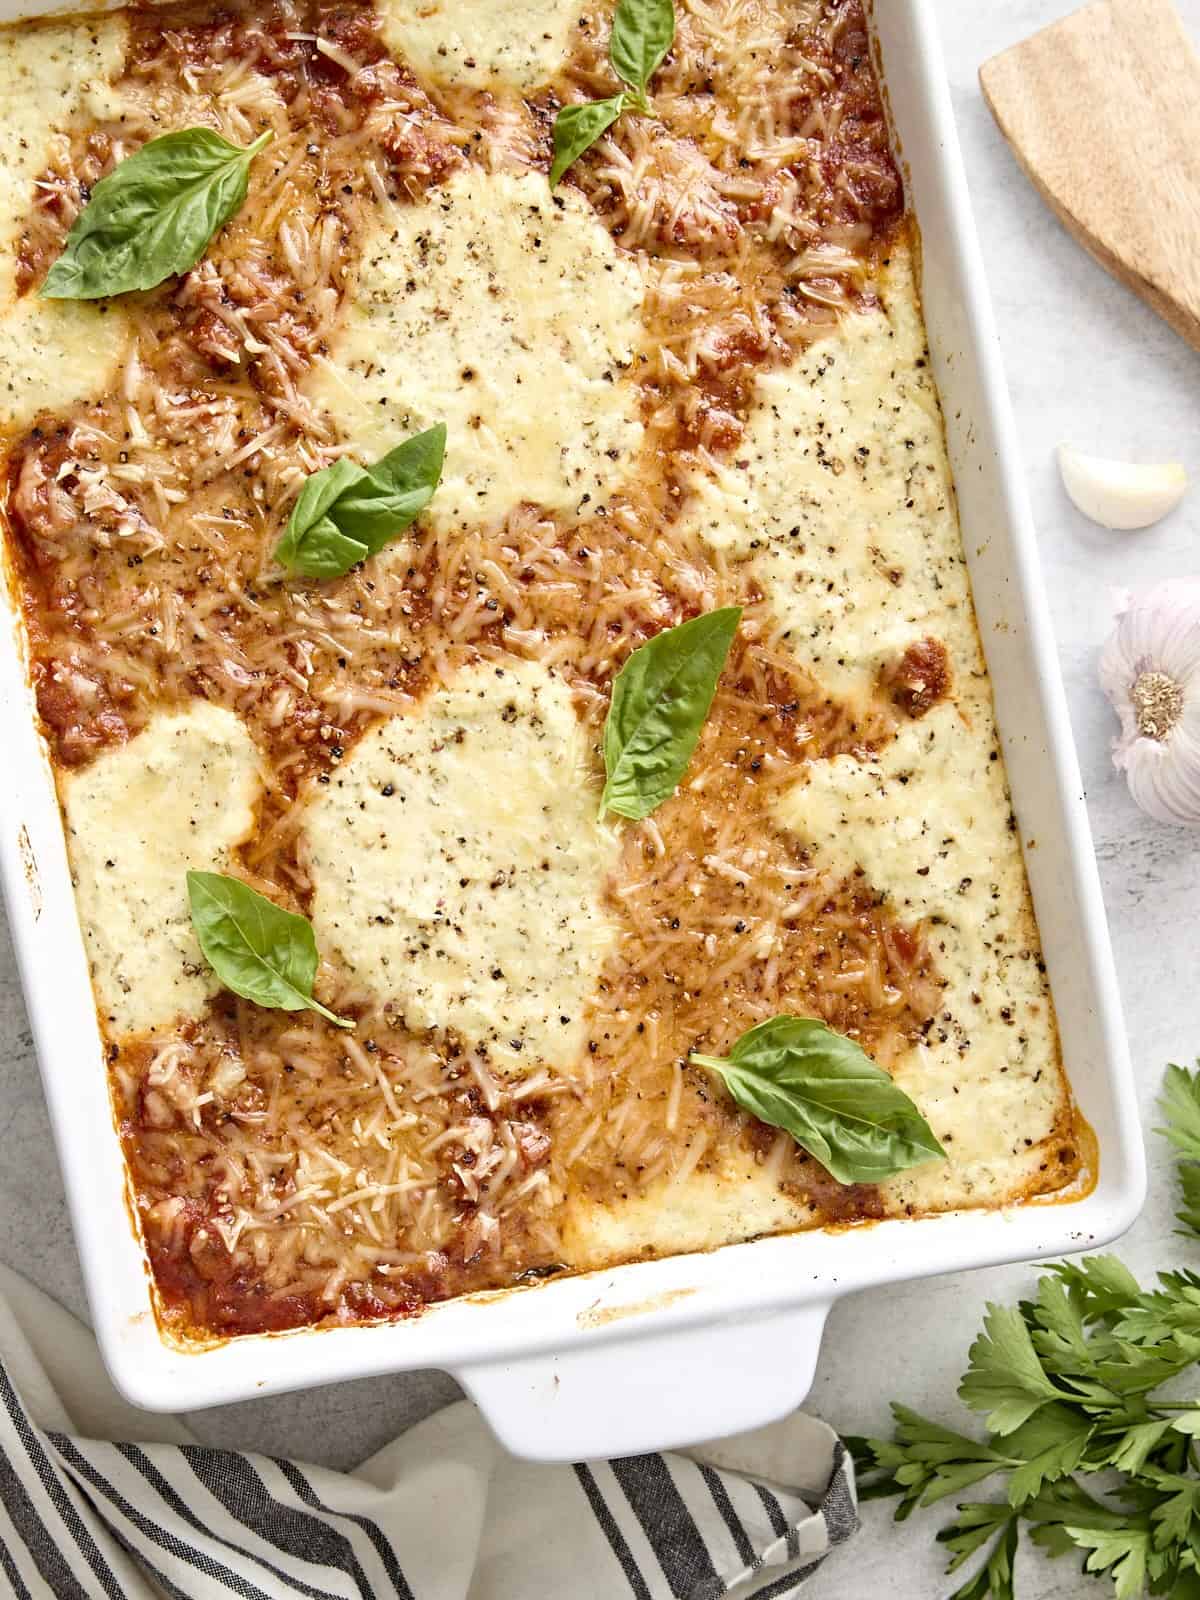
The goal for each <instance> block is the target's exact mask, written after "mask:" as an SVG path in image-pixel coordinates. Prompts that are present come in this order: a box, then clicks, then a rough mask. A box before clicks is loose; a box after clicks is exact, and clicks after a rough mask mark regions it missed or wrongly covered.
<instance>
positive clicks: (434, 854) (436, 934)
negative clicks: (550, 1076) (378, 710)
mask: <svg viewBox="0 0 1200 1600" xmlns="http://www.w3.org/2000/svg"><path fill="white" fill-rule="evenodd" d="M598 800H599V788H598V786H597V784H596V781H595V778H594V775H593V770H592V765H591V761H590V752H589V747H588V740H587V738H586V735H585V734H584V731H583V729H582V728H581V726H580V724H579V720H578V718H577V717H576V714H575V712H574V710H573V708H572V706H571V697H570V694H569V692H568V690H567V689H566V686H565V685H564V684H563V683H562V681H561V680H560V679H558V678H556V677H554V676H553V675H552V674H551V673H549V672H547V671H546V670H545V669H544V668H541V667H537V666H534V665H531V664H525V663H514V664H513V665H512V666H511V667H507V668H503V669H501V668H497V667H493V666H490V665H482V666H478V667H475V668H472V669H470V670H469V671H466V672H464V673H463V674H462V675H461V676H460V677H459V679H458V680H457V681H456V682H455V683H454V684H453V685H452V686H451V687H450V688H447V689H443V690H438V691H436V692H435V693H433V694H432V695H430V696H429V697H428V699H427V700H426V701H425V702H424V703H423V704H422V705H421V706H419V707H418V708H417V709H416V710H415V711H414V712H413V713H412V714H411V715H407V716H398V717H391V718H389V719H388V721H387V722H385V723H383V724H382V725H381V726H380V727H378V728H376V730H375V731H374V732H373V733H370V734H368V735H367V736H366V738H364V739H363V740H362V741H361V742H360V743H359V744H358V745H357V746H356V748H355V750H354V751H353V753H352V754H351V755H350V756H349V757H348V759H347V760H346V761H345V762H344V763H343V764H342V765H341V767H340V768H339V769H338V771H337V772H336V774H334V776H333V777H332V778H331V780H330V782H329V784H328V785H326V786H324V787H322V788H321V789H320V790H319V791H318V795H317V798H316V799H315V800H314V801H312V802H311V804H310V807H309V810H308V813H307V818H306V831H307V839H308V847H309V852H310V857H311V868H312V875H313V880H314V884H315V895H314V900H313V922H314V925H315V927H316V930H317V937H318V940H319V941H320V943H321V945H322V947H323V948H327V949H335V950H337V951H339V952H340V954H341V955H342V957H343V959H344V960H345V961H346V962H347V963H348V964H349V966H350V967H351V969H352V970H353V972H354V974H355V975H356V977H357V978H359V979H360V980H361V981H362V982H364V983H365V984H366V985H367V986H368V987H369V988H371V989H372V990H374V992H375V993H376V994H377V995H378V996H379V998H380V999H381V1000H382V1001H389V1000H393V1001H394V1002H395V1004H396V1006H397V1007H398V1008H399V1009H400V1010H401V1011H402V1013H403V1016H404V1019H405V1021H406V1022H407V1023H408V1025H409V1026H410V1027H413V1028H449V1029H452V1030H454V1031H455V1032H456V1033H459V1034H460V1035H462V1037H463V1038H464V1039H466V1040H467V1041H468V1042H469V1043H470V1044H471V1045H472V1046H474V1045H482V1046H483V1047H484V1049H485V1051H486V1054H487V1055H488V1057H489V1058H490V1059H491V1060H492V1061H493V1063H494V1064H495V1065H496V1066H497V1067H498V1069H499V1070H500V1071H502V1072H504V1073H507V1074H522V1073H528V1072H533V1071H535V1070H536V1069H537V1068H538V1067H539V1066H543V1065H545V1064H547V1063H551V1064H554V1065H558V1066H566V1065H569V1064H570V1063H571V1062H573V1061H574V1060H575V1059H576V1058H577V1057H578V1055H579V1053H580V1050H581V1048H582V1045H583V1042H584V1038H585V1032H584V1009H585V1006H586V1004H587V1001H588V999H589V996H590V995H591V993H592V990H593V989H594V987H595V983H596V979H597V977H598V975H599V972H600V968H601V966H602V964H603V961H604V957H605V955H606V954H607V953H608V951H609V949H610V948H611V946H612V942H613V932H612V929H611V927H610V925H609V923H608V921H607V919H606V917H605V916H604V913H603V911H602V909H601V893H602V890H603V888H604V882H605V878H606V875H607V873H608V871H609V870H610V869H611V866H612V864H613V860H614V848H615V837H614V835H613V834H612V832H611V831H610V830H609V829H606V828H604V827H602V826H601V824H600V823H599V822H598V821H597V810H598Z"/></svg>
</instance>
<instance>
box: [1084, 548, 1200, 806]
mask: <svg viewBox="0 0 1200 1600" xmlns="http://www.w3.org/2000/svg"><path fill="white" fill-rule="evenodd" d="M1100 682H1101V684H1102V685H1103V687H1104V692H1105V694H1107V696H1108V698H1109V699H1110V700H1111V701H1112V705H1113V709H1114V710H1115V711H1116V713H1117V715H1118V716H1119V717H1120V719H1121V732H1120V736H1119V737H1118V738H1117V739H1116V740H1114V742H1113V761H1114V762H1115V764H1116V766H1117V768H1118V769H1119V770H1120V771H1123V772H1124V774H1125V777H1126V780H1127V782H1128V784H1129V792H1130V794H1132V796H1133V798H1134V799H1135V800H1136V801H1137V803H1138V805H1139V806H1141V808H1142V810H1143V811H1145V812H1148V813H1149V815H1150V816H1152V817H1155V818H1157V819H1158V820H1159V821H1160V822H1174V823H1178V824H1180V825H1181V826H1183V827H1189V828H1196V827H1200V578H1175V579H1172V580H1170V581H1168V582H1166V583H1160V584H1157V585H1156V586H1155V587H1154V588H1153V589H1151V590H1149V591H1148V592H1147V593H1146V594H1143V595H1138V596H1125V597H1124V599H1123V602H1122V606H1121V610H1120V611H1119V613H1118V617H1117V628H1116V632H1115V633H1114V634H1113V636H1112V638H1111V639H1110V640H1109V641H1108V644H1107V645H1106V646H1105V648H1104V653H1103V655H1102V656H1101V659H1100Z"/></svg>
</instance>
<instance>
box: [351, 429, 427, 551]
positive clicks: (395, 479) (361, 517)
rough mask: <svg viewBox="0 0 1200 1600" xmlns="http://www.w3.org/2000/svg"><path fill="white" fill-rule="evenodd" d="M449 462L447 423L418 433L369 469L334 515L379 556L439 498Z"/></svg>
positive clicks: (352, 485) (352, 534)
mask: <svg viewBox="0 0 1200 1600" xmlns="http://www.w3.org/2000/svg"><path fill="white" fill-rule="evenodd" d="M445 459H446V424H445V423H444V422H440V423H438V425H437V427H436V428H429V429H427V430H426V432H424V433H417V434H414V435H413V437H412V438H411V439H406V440H405V441H404V443H403V444H400V445H397V446H396V448H395V449H394V450H392V451H390V452H389V453H388V454H387V455H386V456H384V458H383V460H382V461H379V462H376V464H375V465H374V466H373V467H368V468H367V471H366V473H365V474H364V476H363V477H362V478H361V479H360V480H359V481H358V482H357V483H354V484H351V485H350V486H349V487H348V488H347V489H346V490H345V492H344V493H343V494H341V495H340V496H339V497H338V499H337V503H336V505H335V506H334V507H333V509H332V511H331V513H330V514H331V515H332V517H333V519H334V521H335V522H336V523H337V525H338V527H339V528H340V529H341V531H342V532H343V533H344V534H346V535H348V537H350V538H351V539H358V540H360V541H361V542H362V543H363V544H365V545H366V547H367V550H368V552H369V553H370V554H371V555H378V553H379V552H380V550H382V549H383V547H384V545H386V544H387V542H388V541H389V539H392V538H394V537H395V535H396V534H397V533H400V532H401V531H402V530H403V529H404V528H407V527H408V526H409V524H410V523H412V522H414V521H415V520H416V519H417V517H419V516H420V515H421V512H422V511H424V509H425V507H426V506H427V505H428V504H429V502H430V501H431V500H432V499H433V497H434V494H435V492H436V491H437V486H438V484H439V482H440V481H441V477H442V465H443V463H444V462H445Z"/></svg>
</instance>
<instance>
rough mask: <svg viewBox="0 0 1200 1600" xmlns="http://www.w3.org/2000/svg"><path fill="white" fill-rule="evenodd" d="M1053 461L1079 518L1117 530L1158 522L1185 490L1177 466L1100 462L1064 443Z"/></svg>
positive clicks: (1184, 477) (1185, 478)
mask: <svg viewBox="0 0 1200 1600" xmlns="http://www.w3.org/2000/svg"><path fill="white" fill-rule="evenodd" d="M1058 464H1059V467H1060V468H1061V470H1062V478H1063V483H1064V484H1065V485H1066V490H1067V493H1068V494H1069V495H1070V497H1071V499H1072V500H1073V501H1074V503H1075V505H1076V506H1078V508H1079V510H1080V511H1082V512H1083V514H1084V516H1085V517H1090V518H1091V519H1092V521H1093V522H1098V523H1099V524H1100V526H1101V527H1102V528H1113V529H1119V530H1120V531H1121V532H1129V531H1132V530H1133V529H1134V528H1149V527H1152V526H1153V525H1154V523H1156V522H1161V521H1162V519H1163V518H1164V517H1165V516H1167V515H1168V514H1169V513H1170V512H1172V511H1174V509H1175V507H1176V506H1177V505H1178V504H1179V502H1180V501H1181V500H1182V499H1183V497H1184V495H1185V494H1186V493H1187V490H1188V476H1187V473H1186V472H1185V471H1184V469H1183V468H1182V467H1181V466H1177V465H1172V466H1166V467H1142V466H1135V465H1134V464H1133V463H1132V462H1129V461H1105V460H1103V459H1102V458H1101V457H1100V456H1085V455H1084V454H1083V453H1082V452H1081V451H1079V450H1075V449H1073V448H1072V447H1071V446H1070V445H1069V444H1064V445H1060V446H1059V450H1058Z"/></svg>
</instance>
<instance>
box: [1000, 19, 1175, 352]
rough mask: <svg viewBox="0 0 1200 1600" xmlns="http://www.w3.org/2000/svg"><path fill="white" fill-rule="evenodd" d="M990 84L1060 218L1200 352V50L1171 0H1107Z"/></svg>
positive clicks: (1008, 130)
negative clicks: (1185, 29)
mask: <svg viewBox="0 0 1200 1600" xmlns="http://www.w3.org/2000/svg"><path fill="white" fill-rule="evenodd" d="M980 82H981V83H982V86H983V93H984V96H985V98H986V100H987V103H988V105H989V106H990V107H991V109H992V113H993V115H994V116H995V118H996V121H997V122H998V123H999V125H1000V128H1001V130H1002V131H1003V133H1004V135H1005V137H1006V138H1007V139H1008V141H1009V143H1010V144H1011V145H1012V147H1013V151H1014V153H1015V154H1016V157H1017V160H1018V161H1019V162H1020V164H1021V166H1022V168H1023V169H1024V170H1025V172H1026V173H1027V174H1028V176H1029V178H1030V179H1031V180H1032V182H1033V184H1034V186H1035V187H1036V188H1037V189H1038V190H1039V192H1040V193H1041V194H1042V195H1043V196H1044V198H1045V199H1046V200H1047V201H1048V203H1049V204H1050V206H1051V207H1052V208H1053V209H1054V211H1055V213H1056V214H1057V216H1058V217H1059V218H1060V220H1061V221H1062V222H1063V223H1064V224H1065V226H1066V227H1067V228H1068V229H1069V230H1070V232H1071V233H1072V234H1073V235H1074V237H1075V238H1076V239H1078V241H1079V242H1080V244H1082V245H1083V246H1084V248H1085V249H1086V250H1088V251H1089V252H1090V253H1091V254H1092V255H1093V256H1095V258H1096V260H1097V261H1099V262H1100V263H1101V265H1102V266H1104V267H1106V268H1107V269H1108V271H1109V272H1111V273H1113V275H1114V276H1115V277H1117V278H1119V279H1120V280H1121V282H1123V283H1125V284H1127V285H1128V286H1129V288H1131V289H1132V290H1133V291H1134V292H1135V293H1136V294H1139V295H1140V296H1141V297H1142V299H1143V300H1145V301H1147V303H1148V304H1149V305H1151V306H1152V307H1153V308H1154V310H1155V311H1157V312H1158V314H1159V315H1160V316H1161V317H1163V318H1165V319H1166V321H1167V322H1169V323H1170V325H1171V326H1172V327H1173V328H1174V329H1175V330H1176V332H1177V333H1180V334H1182V336H1183V337H1184V338H1185V339H1186V340H1187V341H1188V343H1189V344H1191V345H1192V346H1194V348H1196V349H1197V350H1200V57H1198V56H1197V54H1196V51H1195V49H1194V48H1193V45H1192V42H1191V40H1190V39H1189V38H1188V35H1187V33H1186V32H1185V31H1184V27H1183V23H1182V20H1181V19H1180V17H1179V14H1178V12H1177V11H1176V10H1175V8H1174V6H1172V5H1171V4H1170V0H1096V3H1094V4H1092V5H1089V6H1087V7H1085V8H1084V9H1083V10H1082V11H1079V12H1077V13H1076V14H1075V15H1074V16H1071V17H1068V18H1067V19H1066V20H1065V21H1063V22H1059V23H1056V24H1055V25H1054V26H1053V27H1050V28H1047V29H1045V30H1044V31H1043V32H1042V33H1039V34H1035V35H1034V37H1033V38H1031V39H1027V40H1026V41H1025V42H1024V43H1023V44H1019V45H1017V46H1016V47H1015V48H1014V49H1012V50H1007V51H1005V52H1004V54H1003V55H999V56H996V57H995V58H994V59H993V60H991V61H989V62H987V63H986V64H985V66H984V67H983V69H982V70H981V72H980Z"/></svg>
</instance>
